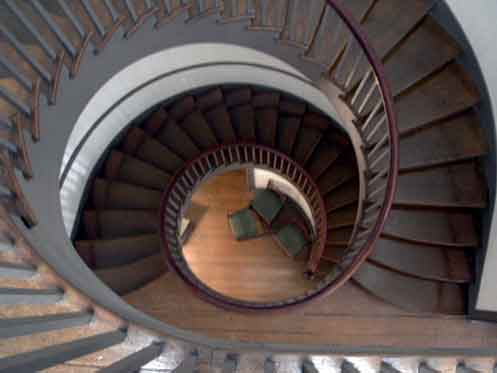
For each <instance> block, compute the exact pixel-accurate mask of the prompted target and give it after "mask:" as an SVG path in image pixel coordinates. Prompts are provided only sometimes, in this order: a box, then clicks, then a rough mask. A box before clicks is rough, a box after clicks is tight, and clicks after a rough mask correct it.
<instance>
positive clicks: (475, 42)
mask: <svg viewBox="0 0 497 373" xmlns="http://www.w3.org/2000/svg"><path fill="white" fill-rule="evenodd" d="M445 2H446V4H447V5H448V6H449V8H450V9H451V11H452V12H453V14H454V16H455V18H456V19H457V21H458V22H459V24H460V26H461V28H462V29H463V30H464V33H465V35H466V38H467V39H468V42H469V43H470V44H471V47H472V48H473V50H474V52H475V55H476V58H477V60H478V63H479V67H480V69H481V72H482V74H483V78H484V80H485V82H486V84H487V88H488V94H489V98H490V105H491V109H492V112H493V113H494V118H495V113H496V109H497V51H496V48H495V45H496V36H497V22H496V17H497V1H495V0H445ZM494 137H495V133H494ZM490 142H493V143H495V140H494V139H493V141H490ZM493 204H494V206H495V202H494V203H493ZM476 309H478V310H482V311H493V312H497V214H496V212H495V211H494V214H493V216H492V223H491V226H490V237H489V241H488V247H487V253H486V257H485V261H484V267H483V273H482V277H481V284H480V289H479V293H478V297H477V300H476Z"/></svg>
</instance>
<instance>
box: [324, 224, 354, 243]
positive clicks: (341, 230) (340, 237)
mask: <svg viewBox="0 0 497 373" xmlns="http://www.w3.org/2000/svg"><path fill="white" fill-rule="evenodd" d="M353 230H354V228H353V227H338V228H331V229H329V230H328V236H327V238H326V243H327V244H328V245H332V246H333V245H347V244H348V242H349V240H350V237H351V236H352V231H353Z"/></svg>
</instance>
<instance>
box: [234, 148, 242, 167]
mask: <svg viewBox="0 0 497 373" xmlns="http://www.w3.org/2000/svg"><path fill="white" fill-rule="evenodd" d="M235 150H236V155H237V157H238V162H240V163H242V155H241V153H240V147H239V146H236V145H235Z"/></svg>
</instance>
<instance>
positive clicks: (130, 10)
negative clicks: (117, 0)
mask: <svg viewBox="0 0 497 373" xmlns="http://www.w3.org/2000/svg"><path fill="white" fill-rule="evenodd" d="M124 4H125V5H126V9H127V11H128V13H129V15H130V16H131V19H132V20H133V23H137V22H138V14H137V13H136V10H135V7H134V6H133V4H132V0H125V1H124Z"/></svg>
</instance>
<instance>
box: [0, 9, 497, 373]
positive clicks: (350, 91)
mask: <svg viewBox="0 0 497 373" xmlns="http://www.w3.org/2000/svg"><path fill="white" fill-rule="evenodd" d="M328 3H329V4H328ZM337 5H338V6H342V7H343V8H344V9H345V11H346V12H347V14H350V15H351V16H353V17H354V18H355V20H356V22H358V23H360V25H361V30H362V32H363V33H364V34H365V35H366V36H367V40H368V41H369V42H370V47H371V49H372V50H374V51H375V54H376V55H377V56H379V57H380V58H381V59H382V62H383V65H384V70H385V73H386V80H387V81H388V83H389V85H390V87H391V90H392V97H393V100H394V101H393V103H394V109H395V113H396V117H397V126H398V130H399V134H400V145H399V165H400V169H399V176H398V188H397V194H396V195H395V199H394V201H393V206H392V210H391V213H390V216H389V218H388V220H387V221H386V224H385V226H384V229H382V230H381V232H380V233H381V237H380V238H379V240H377V241H376V242H375V245H374V250H373V251H372V253H371V255H370V256H369V257H368V258H367V261H366V262H364V263H363V264H362V265H361V266H360V267H359V269H358V271H357V272H356V273H355V274H354V276H353V281H354V282H355V283H356V284H357V285H358V286H360V287H361V288H363V289H365V290H367V291H369V292H371V293H373V294H374V295H375V296H377V297H380V298H381V299H383V300H385V301H386V302H389V303H392V304H394V305H397V306H399V307H404V308H408V309H410V310H416V311H421V312H428V313H449V314H461V313H464V312H465V310H466V308H465V307H466V287H467V284H468V283H470V282H471V281H472V280H473V279H474V273H472V269H473V267H474V266H473V265H472V264H473V263H472V260H473V257H474V253H475V250H477V249H479V248H480V245H481V241H482V240H481V237H480V233H479V229H478V219H477V216H478V212H479V211H480V210H481V209H484V208H486V206H487V195H486V193H487V190H486V186H485V179H484V177H483V175H482V174H481V171H480V168H479V163H478V160H479V158H480V157H482V156H484V155H485V154H486V152H487V151H488V150H487V146H486V143H485V140H484V137H483V135H482V133H481V130H480V123H479V118H478V116H477V114H476V112H475V107H476V105H478V102H479V93H478V90H477V89H476V88H475V86H474V84H473V83H472V82H471V79H470V78H469V77H468V76H467V74H466V73H465V72H464V70H463V69H462V68H461V67H460V66H459V65H458V64H457V57H458V56H459V55H460V53H461V50H460V48H459V47H458V45H457V44H456V43H455V42H454V41H453V40H452V38H451V37H450V35H448V34H447V33H446V32H445V31H444V30H443V29H442V28H441V27H440V26H439V25H438V24H437V23H436V21H435V20H434V19H432V17H431V16H430V10H431V9H432V7H433V6H434V5H435V1H434V0H409V1H406V2H402V4H401V3H400V2H398V1H397V0H348V1H343V0H336V1H330V2H325V1H320V0H312V1H311V3H310V5H309V6H303V2H302V1H297V0H274V1H273V0H271V1H268V0H253V1H249V0H225V1H207V0H203V1H201V0H164V1H162V0H102V1H96V0H78V1H76V0H75V1H67V0H54V1H43V0H30V1H25V2H24V1H16V0H5V1H4V2H1V3H0V113H1V118H0V122H1V131H0V137H1V138H2V143H1V154H0V164H1V168H2V176H3V178H2V197H3V198H2V205H1V206H0V221H1V223H0V226H1V233H2V242H3V243H2V247H1V251H0V255H1V263H0V275H1V277H2V285H1V287H2V289H0V304H2V305H5V307H3V306H2V310H1V312H2V320H1V323H2V325H3V326H2V325H0V331H1V336H2V338H5V339H6V340H7V339H8V341H15V343H9V345H7V346H5V348H3V352H2V354H3V357H2V358H0V371H5V372H9V371H19V372H31V371H39V370H44V369H48V368H50V371H54V372H56V371H67V366H64V365H62V366H61V365H60V364H63V363H65V362H67V361H70V360H76V359H79V358H82V357H83V356H85V355H90V354H92V353H97V352H98V353H102V354H103V355H105V357H104V358H103V361H102V362H101V365H99V368H104V367H106V370H104V371H109V372H118V371H137V370H139V369H140V368H141V367H142V366H143V365H145V364H146V363H147V362H150V361H152V360H154V359H155V358H157V357H158V356H159V355H161V354H162V353H164V352H165V351H166V347H167V345H168V344H171V345H172V346H173V349H176V350H178V351H181V352H182V358H181V359H180V361H179V362H178V364H176V366H174V367H170V370H172V369H177V370H178V372H179V371H181V372H191V371H194V370H195V369H196V368H197V367H199V366H202V364H205V361H209V363H208V366H209V368H211V367H213V366H214V365H215V364H214V363H213V361H214V360H212V359H209V358H207V359H206V358H205V357H204V356H203V355H202V353H204V352H205V350H209V348H205V347H203V346H202V347H200V346H197V345H195V344H194V343H186V344H185V343H184V341H180V342H178V341H177V340H175V339H174V338H171V341H172V342H171V341H170V340H169V339H168V338H164V336H158V335H156V334H155V333H153V332H151V331H148V330H145V329H142V328H140V327H138V326H135V325H132V324H131V325H130V324H129V323H127V322H126V321H125V320H123V319H121V318H120V317H118V316H117V315H114V314H112V313H111V312H109V311H108V310H104V309H102V308H100V307H99V306H98V305H97V304H94V302H92V300H91V299H88V298H86V297H85V296H84V294H81V293H80V292H79V291H77V290H76V289H74V288H73V287H72V286H70V285H69V283H68V282H66V281H65V280H64V279H61V278H60V277H59V276H58V275H57V274H56V273H55V272H53V271H51V269H50V266H49V265H47V263H45V262H44V261H43V260H42V259H41V258H40V257H38V256H37V255H36V247H35V246H33V245H32V244H31V243H30V242H28V241H27V240H26V239H25V238H24V235H23V232H22V230H21V229H19V226H23V228H24V225H25V226H27V227H32V226H35V225H36V223H37V219H38V218H39V217H37V216H34V213H33V211H32V210H31V208H30V205H29V202H28V199H27V198H26V197H25V195H24V192H23V189H22V188H21V183H20V182H19V180H18V178H22V177H25V178H30V177H33V175H34V176H36V173H37V172H40V171H38V170H31V167H30V162H29V156H28V149H27V146H26V141H25V139H24V136H25V134H28V135H29V136H31V138H32V139H33V140H35V141H39V140H40V139H42V135H43V124H42V123H40V115H39V114H40V105H43V104H44V103H45V101H46V102H47V104H49V105H57V97H58V94H59V88H60V87H59V86H60V81H61V74H62V72H63V71H65V70H67V71H69V73H70V76H71V77H72V78H74V79H76V81H77V77H78V71H79V69H80V64H81V61H82V56H83V55H84V54H85V51H87V50H92V51H93V52H94V53H95V54H96V55H97V54H98V53H100V52H102V51H103V50H104V49H105V48H106V46H107V45H109V44H110V43H112V38H113V36H114V35H115V34H116V31H117V30H120V29H124V30H125V37H126V38H132V37H133V35H134V34H135V33H136V32H137V30H139V29H140V27H142V26H143V25H144V24H146V23H147V22H148V20H150V19H154V22H155V24H156V28H158V29H160V28H162V27H163V28H167V25H168V23H169V22H172V21H173V20H176V19H177V18H178V17H184V20H185V22H194V21H196V20H198V19H200V18H202V17H209V16H212V17H214V18H216V20H217V21H219V24H220V26H219V27H223V25H224V24H225V23H229V22H246V23H247V26H248V27H247V32H271V33H274V34H275V35H276V37H277V39H278V40H279V41H280V42H281V43H282V44H284V45H292V46H294V47H295V53H297V54H300V55H301V57H302V61H303V63H311V64H315V65H316V66H319V67H321V68H322V71H323V80H322V81H321V82H320V86H321V87H322V88H323V91H324V92H325V93H327V94H328V95H329V97H330V100H333V101H334V102H338V104H339V105H341V106H342V107H341V110H340V111H341V114H344V113H345V114H346V115H345V118H344V120H347V121H351V122H352V121H354V123H355V124H356V125H357V128H358V132H359V134H360V140H361V141H362V142H363V145H364V151H365V153H366V154H369V155H371V157H369V158H367V162H368V165H369V166H370V170H371V172H372V173H371V174H368V175H366V176H367V177H368V181H369V182H371V183H375V182H376V183H379V186H378V189H377V190H380V192H378V193H380V196H382V194H381V193H382V192H381V190H383V189H384V188H385V187H387V183H386V180H387V179H388V173H385V171H384V170H386V169H387V170H390V168H388V156H389V155H388V154H389V153H388V152H387V150H388V149H389V146H390V145H391V141H392V139H388V138H385V134H384V133H383V132H382V131H384V129H385V127H384V124H385V120H386V121H387V122H388V118H387V117H388V115H387V113H386V112H385V111H384V110H385V108H386V106H388V105H386V106H385V101H384V100H385V97H383V96H382V94H383V93H384V92H380V88H381V86H380V85H378V84H377V82H376V81H375V78H376V77H375V76H374V72H373V71H372V70H371V68H370V65H368V63H367V59H365V58H364V56H365V54H364V53H365V52H364V49H363V48H362V46H361V44H360V43H359V42H358V39H355V38H354V35H353V34H351V32H350V29H349V28H348V25H347V23H346V22H344V19H343V17H340V12H337V9H338V8H336V7H337ZM340 9H341V8H340ZM330 46H333V47H330ZM419 51H423V52H422V53H420V52H419ZM351 67H352V69H351ZM454 92H457V95H456V94H454ZM337 100H339V101H337ZM173 139H174V140H173ZM239 141H243V142H253V143H256V144H261V145H264V146H267V147H273V148H274V149H277V150H278V151H280V152H282V153H284V154H286V155H288V156H289V157H291V158H292V159H294V160H295V161H296V162H297V163H298V164H299V165H300V166H301V167H303V168H304V169H305V170H307V171H308V172H309V173H310V174H311V175H312V177H313V178H314V179H315V181H316V184H317V185H318V188H319V190H320V192H321V195H322V198H323V201H324V203H325V206H326V210H327V213H328V216H327V219H326V220H327V222H328V225H327V232H328V237H329V239H328V240H327V242H328V243H329V244H328V245H327V249H326V251H325V252H324V255H323V256H322V257H321V258H320V262H319V263H318V264H319V266H318V267H316V270H317V271H316V272H317V274H319V272H320V271H319V268H321V266H322V268H324V270H325V271H328V270H329V269H330V265H331V266H333V265H336V264H337V263H338V264H339V263H340V260H341V259H340V255H341V254H342V253H343V254H344V255H345V253H346V251H344V250H346V249H347V247H348V246H349V245H350V244H351V242H350V241H351V237H355V236H354V235H355V234H361V232H354V227H355V225H354V223H356V222H357V219H355V217H357V211H362V210H364V212H365V214H368V213H370V212H372V211H376V210H377V209H378V208H380V205H381V204H380V203H379V202H378V201H380V200H381V201H383V199H381V198H380V199H371V198H370V197H371V195H368V196H366V197H367V198H369V200H368V199H367V200H365V201H363V199H362V198H360V197H359V194H360V190H361V186H360V183H359V177H358V175H357V174H356V171H357V170H356V168H357V164H356V163H357V160H356V159H355V158H354V156H355V154H354V152H353V151H352V146H351V144H350V143H349V142H348V139H347V138H346V137H345V136H343V134H342V133H340V131H338V130H337V129H336V127H334V126H332V125H330V122H329V120H328V119H327V118H324V117H323V116H322V115H321V114H320V113H316V112H315V111H314V110H313V109H312V108H311V107H309V106H308V105H305V103H302V102H296V100H295V98H293V97H286V96H285V95H283V94H281V93H280V92H267V91H264V90H261V89H260V88H258V87H213V88H212V90H209V91H205V92H192V93H189V94H187V95H184V96H183V97H181V99H178V100H175V102H173V103H167V104H165V105H161V107H158V108H157V110H156V111H155V113H154V114H153V115H151V116H150V118H148V120H147V121H145V122H143V123H136V127H134V128H131V129H130V130H129V132H128V133H127V135H126V137H125V139H124V141H123V142H122V144H120V145H119V147H117V148H115V149H111V151H110V152H109V154H108V156H107V158H106V160H105V167H103V168H102V170H101V171H100V173H99V175H98V177H99V178H98V179H95V180H93V181H92V183H91V187H90V189H91V196H92V197H91V199H89V202H88V203H89V205H87V208H86V209H85V211H84V219H83V221H84V227H85V237H84V240H78V242H76V243H75V246H76V248H77V250H78V252H79V253H80V254H81V256H82V258H83V259H84V260H85V261H86V262H87V263H88V264H89V265H90V266H92V267H93V268H95V271H96V272H95V273H96V274H97V276H99V277H100V278H101V279H102V280H103V281H104V282H106V283H107V284H108V285H109V286H111V287H112V288H114V289H115V290H116V292H118V293H119V294H125V293H127V292H129V291H131V290H134V289H137V288H140V287H141V286H143V285H144V284H146V283H147V282H148V281H150V280H151V279H153V278H156V277H157V276H160V275H161V274H162V273H164V272H165V271H167V269H166V268H165V265H164V264H163V262H162V261H160V260H158V257H157V255H158V250H159V246H158V242H157V237H158V236H157V231H158V228H159V227H158V220H157V209H158V207H159V206H158V204H157V203H158V198H159V197H158V196H159V195H160V192H161V190H163V189H164V188H166V187H167V186H168V185H169V183H170V182H171V180H172V177H173V176H174V174H175V173H176V172H177V171H178V170H180V169H181V168H182V167H184V165H185V164H186V163H187V162H188V161H189V160H191V159H192V158H194V157H198V156H199V155H200V154H201V153H202V152H204V151H206V150H208V149H211V148H212V147H215V146H219V145H228V144H233V143H236V142H239ZM385 154H386V155H385ZM18 171H19V172H18ZM375 193H377V192H376V189H375ZM375 196H376V197H378V195H375ZM378 198H379V197H378ZM362 202H365V204H364V206H363V208H361V207H359V205H360V204H361V203H362ZM377 216H378V215H377V214H375V215H371V217H377ZM368 217H369V215H366V219H367V218H368ZM367 234H368V235H369V234H370V230H369V227H368V230H367ZM363 237H366V236H365V235H364V236H363ZM368 237H369V236H368ZM117 252H118V253H119V258H116V253H117ZM144 269H147V276H143V275H142V274H143V273H144V272H145V271H144ZM123 278H124V280H125V281H119V280H118V279H123ZM419 294H422V295H423V296H419ZM70 328H75V329H74V334H71V333H69V332H68V330H69V329H70ZM44 333H52V334H50V336H51V338H45V337H46V334H44ZM134 333H135V334H136V335H139V336H140V337H143V341H144V343H142V346H141V348H140V349H137V350H136V351H133V352H129V350H126V349H125V348H123V349H118V350H117V352H115V353H113V354H112V355H110V354H109V355H107V354H104V353H103V352H102V351H107V350H106V349H108V348H111V347H112V348H114V347H116V346H117V347H119V346H123V345H124V343H123V342H124V341H125V340H126V338H127V337H128V338H129V337H130V336H133V335H134ZM11 338H15V339H11ZM27 341H31V342H32V343H31V342H30V343H28V342H27ZM164 342H166V344H164ZM33 346H35V347H34V348H33ZM268 355H271V356H268ZM272 355H277V354H272V353H270V354H269V353H266V354H265V355H264V356H263V357H262V358H261V359H260V360H261V361H262V362H263V365H264V369H265V371H266V370H267V371H268V372H272V371H275V372H277V371H278V368H279V367H280V366H281V363H279V360H278V359H277V358H275V357H273V356H272ZM328 355H329V356H330V355H331V358H330V364H331V362H333V364H335V366H336V367H338V368H337V369H339V370H340V371H342V372H354V371H367V369H365V368H364V366H363V365H362V363H363V362H366V363H368V364H370V366H369V369H373V370H374V371H378V372H397V371H401V370H399V369H398V368H397V367H396V364H393V363H390V362H389V361H387V360H385V358H384V354H378V355H381V357H371V358H364V359H363V360H362V361H360V360H355V359H354V358H351V357H349V356H345V357H342V356H335V355H333V354H328ZM338 355H340V354H338ZM299 356H300V357H299V364H297V370H302V371H306V372H311V371H319V369H318V368H316V366H317V364H315V363H314V362H312V361H310V360H307V359H304V360H302V358H301V356H302V354H299ZM393 359H394V360H395V358H393ZM398 360H399V361H400V360H402V359H401V358H399V359H398ZM425 360H426V359H423V358H422V359H417V360H416V363H415V364H414V365H413V366H414V367H415V369H416V370H418V371H419V372H437V371H441V369H444V367H443V366H442V365H437V361H436V359H435V361H429V362H426V361H425ZM220 361H221V363H220V364H218V365H217V366H215V368H218V369H219V368H221V369H222V370H223V371H224V372H234V371H236V370H237V367H239V363H240V361H241V356H240V354H239V353H237V352H235V353H233V352H232V351H222V357H221V358H220ZM275 362H276V363H275ZM394 362H395V363H397V361H394ZM493 365H494V359H493V358H491V359H488V361H487V360H486V361H485V362H484V364H482V365H472V363H464V362H463V359H461V360H460V361H454V362H452V363H451V364H450V366H451V369H452V371H457V372H461V373H466V372H468V373H469V372H477V371H481V372H490V371H491V369H492V368H493ZM57 366H58V367H57ZM52 367H53V368H52ZM59 368H60V370H58V369H59ZM71 369H73V368H71ZM74 369H77V368H74ZM75 371H79V370H75ZM81 371H83V370H81ZM404 371H405V370H404ZM411 371H414V370H411Z"/></svg>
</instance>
